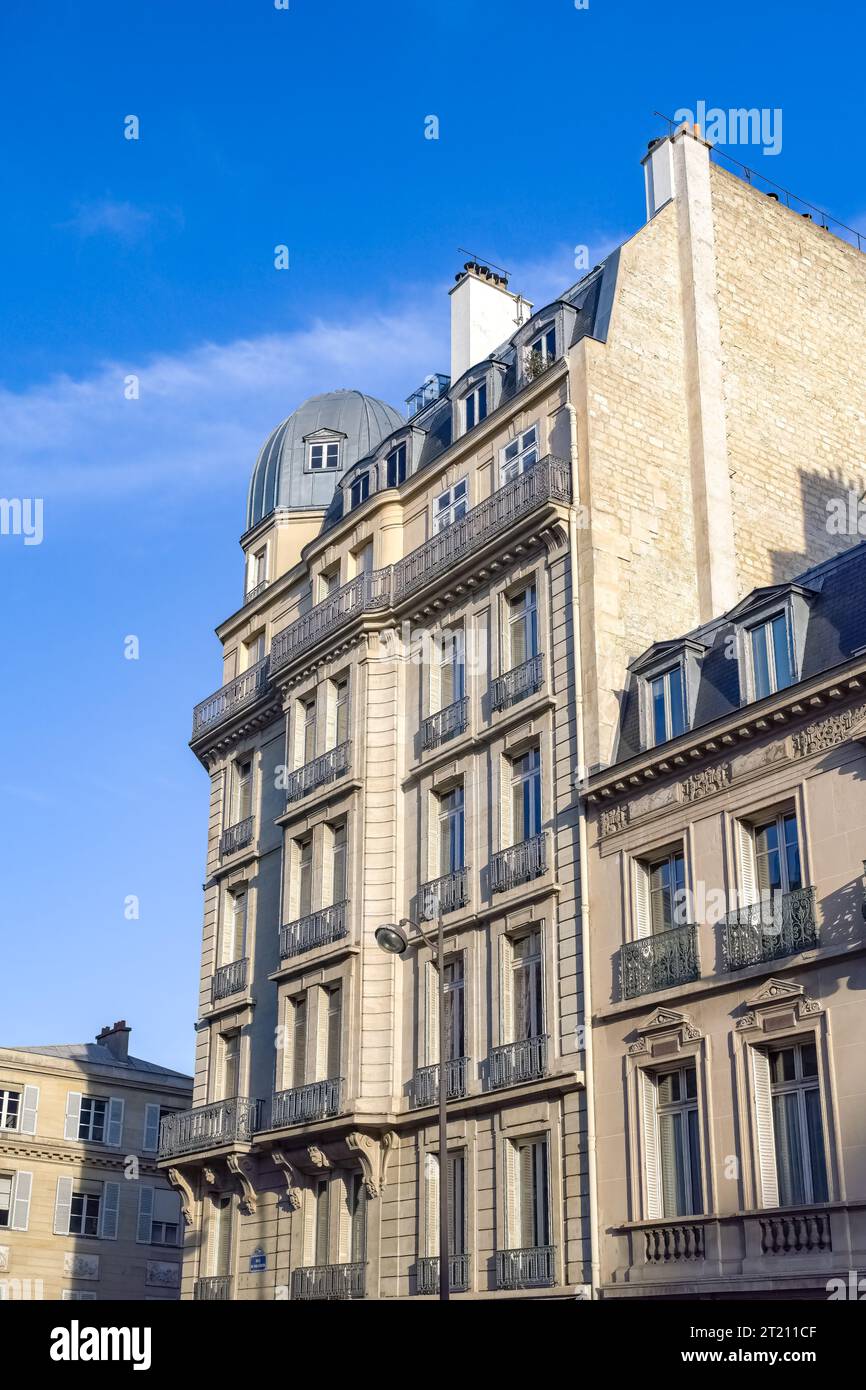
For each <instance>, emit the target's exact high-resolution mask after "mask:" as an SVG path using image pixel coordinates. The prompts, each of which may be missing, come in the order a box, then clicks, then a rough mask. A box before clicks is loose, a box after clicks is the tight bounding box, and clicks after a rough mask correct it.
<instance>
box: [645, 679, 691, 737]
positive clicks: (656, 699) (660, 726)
mask: <svg viewBox="0 0 866 1390" xmlns="http://www.w3.org/2000/svg"><path fill="white" fill-rule="evenodd" d="M649 688H650V709H651V716H650V718H651V732H652V741H653V744H658V743H665V742H667V740H668V739H669V738H676V736H677V734H682V733H684V732H685V727H686V707H685V700H684V697H683V668H682V666H681V665H680V663H679V662H678V663H677V664H676V666H671V667H670V669H669V670H667V671H663V672H662V673H661V675H659V676H654V677H653V678H652V680H651V681H650V682H649Z"/></svg>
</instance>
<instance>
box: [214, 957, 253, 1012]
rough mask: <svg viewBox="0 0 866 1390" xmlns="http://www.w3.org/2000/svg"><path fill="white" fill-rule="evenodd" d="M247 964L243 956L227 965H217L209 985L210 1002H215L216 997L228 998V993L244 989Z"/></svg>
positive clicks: (236, 992)
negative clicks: (241, 958)
mask: <svg viewBox="0 0 866 1390" xmlns="http://www.w3.org/2000/svg"><path fill="white" fill-rule="evenodd" d="M248 964H249V961H248V959H247V957H246V956H245V957H244V959H243V960H233V961H231V962H230V964H228V965H221V966H219V968H218V969H217V970H216V971H215V972H214V975H213V979H212V980H211V985H210V997H211V1002H212V1003H216V1001H217V1000H218V999H228V997H229V995H231V994H239V993H240V992H241V990H242V989H246V987H247V965H248Z"/></svg>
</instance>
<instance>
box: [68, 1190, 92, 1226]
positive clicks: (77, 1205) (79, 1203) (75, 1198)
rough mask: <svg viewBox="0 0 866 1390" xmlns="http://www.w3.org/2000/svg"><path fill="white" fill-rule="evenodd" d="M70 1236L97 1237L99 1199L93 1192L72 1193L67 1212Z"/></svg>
mask: <svg viewBox="0 0 866 1390" xmlns="http://www.w3.org/2000/svg"><path fill="white" fill-rule="evenodd" d="M69 1234H70V1235H71V1236H98V1235H99V1197H98V1196H96V1194H95V1193H93V1192H73V1194H72V1206H71V1209H70V1212H69Z"/></svg>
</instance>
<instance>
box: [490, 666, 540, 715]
mask: <svg viewBox="0 0 866 1390" xmlns="http://www.w3.org/2000/svg"><path fill="white" fill-rule="evenodd" d="M543 684H544V653H543V652H539V653H538V655H537V656H531V657H530V658H529V660H528V661H522V662H521V663H520V665H519V666H512V668H511V670H510V671H506V672H505V673H504V675H501V676H497V677H496V679H495V680H493V681H491V682H490V708H491V709H492V710H502V709H510V707H511V706H512V705H516V704H518V703H519V702H520V701H521V700H525V699H526V697H527V696H528V695H535V694H536V692H537V691H539V690H540V689H541V687H542V685H543Z"/></svg>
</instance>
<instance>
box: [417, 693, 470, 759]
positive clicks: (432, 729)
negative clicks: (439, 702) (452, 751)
mask: <svg viewBox="0 0 866 1390" xmlns="http://www.w3.org/2000/svg"><path fill="white" fill-rule="evenodd" d="M468 722H469V700H468V697H467V696H465V695H464V697H463V699H462V700H455V701H454V703H453V704H451V705H446V706H445V708H444V709H440V710H437V711H436V713H435V714H431V715H429V716H428V718H427V719H425V720H424V723H423V724H422V725H421V747H422V748H423V749H424V751H425V752H428V751H429V750H430V749H431V748H438V747H439V745H440V743H446V742H447V740H448V739H449V738H454V737H455V736H456V735H457V734H463V733H465V732H466V726H467V724H468Z"/></svg>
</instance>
